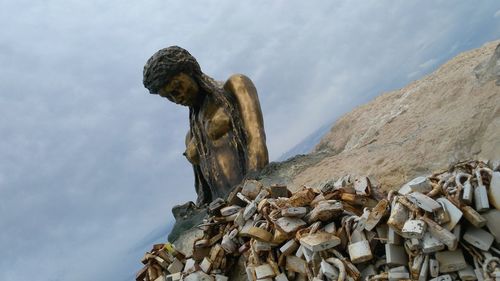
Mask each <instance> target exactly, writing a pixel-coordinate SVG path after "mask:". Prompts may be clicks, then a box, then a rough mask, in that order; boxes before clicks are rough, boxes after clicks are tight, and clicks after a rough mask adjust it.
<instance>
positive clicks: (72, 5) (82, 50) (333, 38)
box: [0, 0, 500, 281]
mask: <svg viewBox="0 0 500 281" xmlns="http://www.w3.org/2000/svg"><path fill="white" fill-rule="evenodd" d="M431 2H433V4H432V5H431V4H430V3H431ZM0 26H1V27H0V65H1V67H0V93H1V94H0V112H1V118H0V134H1V137H0V255H1V257H0V280H3V281H10V280H29V279H33V278H35V279H37V280H49V281H55V280H74V281H80V280H82V281H83V280H85V281H87V280H132V279H133V278H132V276H134V274H135V272H136V271H137V270H138V269H139V268H140V267H141V265H140V259H141V257H142V254H143V253H144V252H145V251H147V250H149V248H150V246H151V243H153V242H154V241H157V242H159V241H165V240H166V232H167V228H168V225H171V223H172V221H171V220H172V218H171V214H170V209H171V208H172V206H173V205H174V204H177V203H183V202H185V201H188V200H195V193H194V187H193V178H192V174H191V168H190V166H189V165H188V163H187V162H186V161H185V159H184V158H183V156H182V155H181V154H182V152H183V151H184V144H183V143H184V136H185V133H186V132H187V130H188V122H187V119H188V112H187V109H186V108H183V107H180V106H177V105H175V104H171V103H169V102H168V101H167V100H165V99H161V98H160V97H158V96H155V95H150V94H148V93H147V90H146V89H144V88H143V86H142V69H143V65H144V63H145V61H146V60H147V59H148V58H149V57H150V56H151V55H152V54H153V53H154V52H156V51H157V50H158V49H160V48H163V47H166V46H170V45H179V46H182V47H184V48H186V49H188V50H189V51H190V52H191V53H192V54H193V55H194V56H195V57H196V58H197V59H198V61H199V63H200V65H201V67H202V70H203V71H204V72H205V73H206V74H208V75H210V76H212V77H213V78H215V79H217V80H224V79H226V78H227V77H228V76H229V75H231V74H233V73H244V74H246V75H248V76H249V77H250V78H251V79H252V80H253V81H254V83H255V84H256V86H257V89H258V91H259V97H260V103H261V106H262V110H263V113H264V121H265V127H266V133H267V140H268V141H267V143H268V148H269V151H270V156H271V158H272V159H276V158H278V157H279V156H280V155H281V154H282V153H284V152H286V151H287V150H288V149H290V148H291V147H293V146H294V145H295V144H297V143H299V142H300V141H301V140H302V139H304V138H305V137H306V136H308V135H309V134H311V133H313V132H314V131H315V130H316V129H318V128H319V127H321V126H322V125H325V124H326V123H328V122H331V121H333V120H334V119H335V118H337V117H339V116H340V115H341V114H343V113H345V112H347V111H349V110H351V109H352V108H353V107H355V106H357V105H360V104H363V103H365V102H367V101H369V100H371V99H372V98H373V97H375V96H376V95H379V94H380V93H381V92H382V91H388V90H392V89H395V88H398V87H402V86H404V85H405V84H407V83H408V82H410V81H412V80H415V79H419V78H421V77H422V76H423V75H425V74H427V73H429V72H430V71H432V70H434V69H435V68H436V67H438V66H439V65H440V64H441V63H443V62H444V61H446V60H448V59H449V58H451V57H453V56H455V55H456V54H458V53H460V52H461V51H464V50H468V49H471V48H476V47H479V46H481V45H482V44H483V43H485V42H487V41H491V40H494V39H498V38H499V37H500V2H499V1H496V0H491V1H455V0H450V1H419V0H415V1H381V0H374V1H365V0H363V1H361V0H360V1H330V0H328V1H269V0H267V1H220V0H217V1H165V0H162V1H160V0H157V1H154V0H146V1H116V0H107V1H103V0H87V1H81V0H79V1H76V0H64V1H62V0H45V1H25V0H16V1H7V0H0Z"/></svg>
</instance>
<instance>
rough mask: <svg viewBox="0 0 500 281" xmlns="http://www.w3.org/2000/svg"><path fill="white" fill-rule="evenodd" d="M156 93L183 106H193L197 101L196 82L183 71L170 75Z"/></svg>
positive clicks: (197, 89) (197, 90)
mask: <svg viewBox="0 0 500 281" xmlns="http://www.w3.org/2000/svg"><path fill="white" fill-rule="evenodd" d="M158 94H159V95H160V96H162V97H165V98H167V99H168V100H170V101H171V102H174V103H176V104H180V105H185V106H193V105H195V104H196V103H197V102H198V101H199V87H198V83H196V81H195V80H194V79H193V78H192V77H191V76H189V75H187V74H185V73H179V74H177V75H175V76H174V77H172V79H170V81H169V82H168V83H167V84H166V85H165V86H163V87H162V88H161V89H160V91H159V92H158Z"/></svg>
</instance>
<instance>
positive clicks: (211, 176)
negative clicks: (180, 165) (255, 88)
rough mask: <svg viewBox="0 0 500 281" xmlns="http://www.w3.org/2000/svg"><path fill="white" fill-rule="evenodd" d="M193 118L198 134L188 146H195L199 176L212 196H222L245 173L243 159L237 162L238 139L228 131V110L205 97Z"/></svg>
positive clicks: (230, 129)
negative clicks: (208, 187) (208, 186)
mask: <svg viewBox="0 0 500 281" xmlns="http://www.w3.org/2000/svg"><path fill="white" fill-rule="evenodd" d="M193 117H194V123H195V125H196V126H197V127H198V128H200V130H199V132H200V133H199V134H193V142H191V145H195V146H196V152H197V153H198V163H199V167H200V169H201V172H202V175H203V177H204V179H205V180H206V181H207V183H208V184H209V185H210V188H211V193H212V195H214V196H216V197H224V196H225V195H226V194H227V192H228V191H229V190H230V189H231V187H233V186H234V185H236V184H238V183H239V182H240V181H241V179H242V178H243V175H244V174H245V167H244V163H245V162H244V161H245V160H244V159H241V158H244V155H241V153H240V152H239V150H241V147H238V146H241V140H238V138H237V136H236V135H235V133H234V132H233V130H232V129H233V124H232V121H231V116H230V112H229V109H227V108H224V107H221V106H218V105H216V104H215V102H214V101H213V100H212V99H211V98H210V97H206V98H205V99H204V101H203V104H202V106H201V107H200V110H199V111H197V112H195V113H194V114H193V116H192V118H193ZM233 118H239V117H237V116H233ZM188 149H189V148H188ZM212 199H214V198H212Z"/></svg>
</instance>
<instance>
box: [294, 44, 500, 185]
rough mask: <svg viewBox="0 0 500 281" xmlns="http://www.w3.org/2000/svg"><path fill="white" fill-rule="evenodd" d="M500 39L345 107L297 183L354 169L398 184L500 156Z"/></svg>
mask: <svg viewBox="0 0 500 281" xmlns="http://www.w3.org/2000/svg"><path fill="white" fill-rule="evenodd" d="M498 43H499V41H496V42H490V43H488V44H486V45H484V46H483V47H481V48H479V49H475V50H472V51H469V52H465V53H462V54H460V55H458V56H457V57H455V58H454V59H452V60H451V61H449V62H447V63H445V64H444V65H442V66H441V67H440V68H439V69H438V70H436V71H435V72H434V73H432V74H430V75H428V76H427V77H425V78H423V79H421V80H418V81H415V82H413V83H411V84H410V85H408V86H406V87H405V88H402V89H400V90H396V91H393V92H389V93H386V94H383V95H381V96H379V97H377V98H376V99H375V100H373V101H371V102H370V103H368V104H365V105H362V106H360V107H358V108H356V109H355V110H353V111H352V112H350V113H348V114H346V115H344V116H343V117H342V118H340V119H339V120H338V121H337V122H336V123H335V124H334V125H333V127H332V128H331V130H330V132H329V133H327V134H326V135H325V136H324V137H323V139H322V140H321V141H320V143H319V144H318V145H317V147H316V148H315V150H314V152H313V153H312V155H318V154H320V153H321V155H323V157H322V160H321V161H314V164H313V165H310V166H308V167H305V168H304V167H303V168H302V169H300V171H298V172H297V173H296V174H295V175H293V176H291V177H290V179H289V181H290V182H292V186H291V188H294V187H295V188H298V187H300V186H301V185H303V184H307V185H311V184H314V183H318V182H321V181H324V180H327V179H329V178H331V177H335V178H338V177H340V176H343V175H345V174H347V173H352V172H355V173H359V174H360V175H366V176H370V177H372V178H375V179H377V181H378V182H379V184H380V185H381V187H382V188H383V189H397V188H399V187H401V185H402V184H404V183H405V182H408V181H410V180H411V179H413V178H415V177H416V176H420V175H426V174H429V173H431V172H432V171H436V170H440V169H446V168H448V167H449V166H450V165H452V164H454V163H456V162H459V161H462V160H466V159H498V158H500V86H498V85H499V84H500V83H498V82H496V81H495V80H497V79H499V77H500V47H497V45H498ZM495 47H497V48H496V51H495ZM497 81H500V80H497ZM310 157H312V156H310ZM316 158H317V157H316Z"/></svg>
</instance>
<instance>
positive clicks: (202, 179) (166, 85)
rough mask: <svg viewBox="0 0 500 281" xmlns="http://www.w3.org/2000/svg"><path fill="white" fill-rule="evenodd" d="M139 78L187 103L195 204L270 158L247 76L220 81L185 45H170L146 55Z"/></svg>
mask: <svg viewBox="0 0 500 281" xmlns="http://www.w3.org/2000/svg"><path fill="white" fill-rule="evenodd" d="M143 82H144V86H145V87H146V88H147V89H148V90H149V92H150V93H152V94H158V95H160V96H162V97H165V98H167V99H168V100H170V101H172V102H174V103H176V104H180V105H184V106H188V107H189V124H190V128H189V132H188V134H187V136H186V151H185V153H184V155H185V156H186V158H187V159H188V161H189V162H190V163H191V164H192V165H193V170H194V174H195V187H196V192H197V194H198V200H197V205H202V204H205V203H209V202H211V201H212V200H213V199H216V198H218V197H221V198H224V197H225V196H226V195H227V194H228V193H229V191H230V190H231V188H232V187H233V186H235V185H237V184H239V183H240V182H241V180H242V179H243V178H244V176H245V175H246V174H247V173H249V172H255V171H258V170H260V169H262V168H263V167H264V166H265V165H267V164H268V161H269V160H268V153H267V147H266V136H265V132H264V122H263V119H262V112H261V109H260V104H259V98H258V96H257V90H256V89H255V86H254V85H253V83H252V81H251V80H250V79H249V78H248V77H246V76H244V75H241V74H236V75H233V76H231V77H230V78H229V79H228V80H227V81H226V82H225V83H224V84H221V83H218V82H216V81H215V80H214V79H212V78H210V77H209V76H207V75H205V74H204V73H202V72H201V68H200V66H199V64H198V62H197V61H196V59H195V58H194V57H193V56H192V55H191V54H190V53H189V52H188V51H186V50H184V49H182V48H180V47H177V46H172V47H168V48H165V49H161V50H159V51H158V52H156V53H155V54H154V55H153V56H152V57H151V58H150V59H149V60H148V61H147V63H146V65H145V66H144V80H143Z"/></svg>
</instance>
